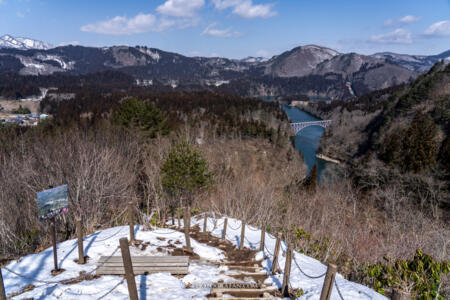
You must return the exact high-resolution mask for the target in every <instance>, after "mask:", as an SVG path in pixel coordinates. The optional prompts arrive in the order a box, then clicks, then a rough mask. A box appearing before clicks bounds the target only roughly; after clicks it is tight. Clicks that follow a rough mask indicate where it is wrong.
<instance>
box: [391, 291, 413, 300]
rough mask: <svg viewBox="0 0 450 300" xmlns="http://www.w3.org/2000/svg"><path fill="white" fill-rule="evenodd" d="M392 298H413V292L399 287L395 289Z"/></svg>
mask: <svg viewBox="0 0 450 300" xmlns="http://www.w3.org/2000/svg"><path fill="white" fill-rule="evenodd" d="M391 300H411V294H409V293H407V292H404V291H401V290H399V289H393V290H392V295H391Z"/></svg>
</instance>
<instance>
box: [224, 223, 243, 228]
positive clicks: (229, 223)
mask: <svg viewBox="0 0 450 300" xmlns="http://www.w3.org/2000/svg"><path fill="white" fill-rule="evenodd" d="M227 225H228V226H227V228H228V227H229V228H231V229H232V230H238V229H240V228H241V227H242V222H241V225H239V227H238V228H233V227H232V226H231V225H230V223H228V224H227Z"/></svg>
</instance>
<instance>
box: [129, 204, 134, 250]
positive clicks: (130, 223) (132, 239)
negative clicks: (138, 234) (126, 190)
mask: <svg viewBox="0 0 450 300" xmlns="http://www.w3.org/2000/svg"><path fill="white" fill-rule="evenodd" d="M133 219H134V214H133V202H131V201H130V202H128V224H129V226H130V243H131V244H133V243H134V220H133Z"/></svg>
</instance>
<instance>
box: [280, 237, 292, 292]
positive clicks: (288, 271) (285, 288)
mask: <svg viewBox="0 0 450 300" xmlns="http://www.w3.org/2000/svg"><path fill="white" fill-rule="evenodd" d="M291 263H292V246H291V243H289V244H288V248H287V249H286V263H285V265H284V275H283V288H282V289H281V294H282V295H283V296H284V297H289V278H290V276H291Z"/></svg>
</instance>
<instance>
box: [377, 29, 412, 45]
mask: <svg viewBox="0 0 450 300" xmlns="http://www.w3.org/2000/svg"><path fill="white" fill-rule="evenodd" d="M370 41H371V42H375V43H381V44H411V43H412V38H411V33H410V32H409V31H407V30H405V29H401V28H399V29H396V30H394V31H392V32H389V33H386V34H378V35H372V36H371V37H370Z"/></svg>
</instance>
